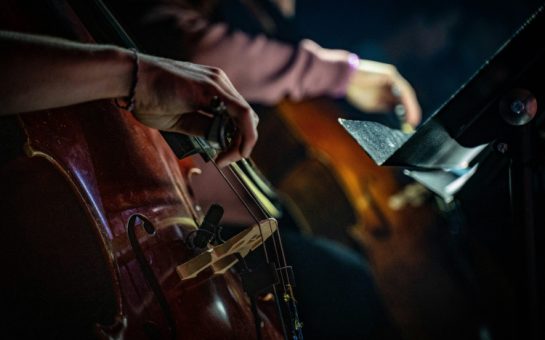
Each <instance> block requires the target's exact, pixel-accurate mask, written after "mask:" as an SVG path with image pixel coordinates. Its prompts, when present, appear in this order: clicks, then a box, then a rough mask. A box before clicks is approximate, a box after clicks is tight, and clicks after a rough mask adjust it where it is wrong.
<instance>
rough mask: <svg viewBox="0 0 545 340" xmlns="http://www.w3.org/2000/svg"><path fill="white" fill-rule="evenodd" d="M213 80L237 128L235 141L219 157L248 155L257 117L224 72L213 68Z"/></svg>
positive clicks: (230, 157)
mask: <svg viewBox="0 0 545 340" xmlns="http://www.w3.org/2000/svg"><path fill="white" fill-rule="evenodd" d="M212 69H213V70H215V71H214V72H213V74H214V79H213V80H214V82H215V85H216V86H217V89H218V92H220V93H218V97H219V98H220V99H222V100H223V102H224V104H225V105H226V108H227V112H228V114H229V116H230V117H231V118H232V119H233V121H234V122H235V125H236V128H237V134H236V136H237V138H236V141H234V142H232V143H231V145H230V147H229V148H228V150H226V151H225V152H224V153H222V155H221V157H220V159H221V160H222V161H223V160H235V161H236V160H238V159H240V158H242V157H249V156H250V153H251V152H252V149H253V148H254V146H255V144H256V142H257V124H258V122H259V118H258V116H257V114H256V113H255V112H254V110H252V108H251V107H250V105H249V104H248V103H247V102H246V100H244V98H242V96H241V95H240V94H239V93H238V92H237V91H236V89H235V88H234V86H233V84H232V83H231V82H230V81H229V79H228V78H227V76H226V75H225V73H224V72H223V71H221V70H219V69H214V68H212Z"/></svg>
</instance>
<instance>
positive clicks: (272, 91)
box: [146, 6, 359, 104]
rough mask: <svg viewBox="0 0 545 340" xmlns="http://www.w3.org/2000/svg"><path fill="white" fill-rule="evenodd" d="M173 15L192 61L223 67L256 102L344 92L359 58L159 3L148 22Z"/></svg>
mask: <svg viewBox="0 0 545 340" xmlns="http://www.w3.org/2000/svg"><path fill="white" fill-rule="evenodd" d="M173 18H174V19H175V20H176V28H177V29H179V30H182V31H183V35H186V41H191V42H193V43H192V46H186V48H187V47H189V48H190V50H191V53H190V54H189V55H190V56H191V60H190V61H192V62H195V63H199V64H204V65H211V66H216V67H219V68H221V69H223V70H224V71H225V73H226V74H227V75H228V76H229V78H230V79H231V81H232V82H233V84H234V85H235V87H236V88H237V90H238V91H239V92H240V93H241V94H242V95H243V96H244V97H245V98H246V99H247V100H249V101H253V102H258V103H263V104H274V103H277V102H278V101H280V100H281V99H283V98H285V97H287V98H291V99H293V100H300V99H304V98H309V97H316V96H321V95H328V96H333V97H341V96H344V94H345V93H346V87H347V84H348V80H349V78H350V75H351V74H352V72H353V70H355V68H356V66H357V63H358V62H359V59H358V57H357V56H356V55H354V54H352V53H349V52H347V51H342V50H329V49H324V48H321V47H320V46H318V45H317V44H316V43H314V42H312V41H310V40H303V41H301V42H300V43H299V45H298V46H291V45H289V44H285V43H282V42H279V41H275V40H272V39H270V38H267V37H266V36H264V35H257V36H249V35H247V34H245V33H243V32H241V31H234V32H233V31H230V30H229V28H228V26H227V25H226V24H224V23H216V24H210V23H209V22H207V21H206V20H205V19H203V18H202V17H201V16H199V15H198V13H196V12H195V11H191V10H187V9H184V8H179V7H177V6H159V7H157V8H155V9H154V10H153V12H151V13H149V15H148V16H147V18H146V21H156V20H157V21H159V20H165V19H173ZM187 37H188V38H187Z"/></svg>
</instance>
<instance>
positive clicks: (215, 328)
mask: <svg viewBox="0 0 545 340" xmlns="http://www.w3.org/2000/svg"><path fill="white" fill-rule="evenodd" d="M25 5H27V3H21V2H16V1H10V2H9V3H5V4H4V7H5V8H6V9H5V11H4V12H3V15H2V16H3V20H2V25H3V26H4V27H3V28H5V29H11V30H17V31H23V32H31V33H41V34H50V35H57V36H63V37H68V38H73V39H78V40H81V41H86V42H91V41H93V40H92V37H91V35H90V34H89V32H88V31H87V30H86V29H85V28H84V27H83V26H82V25H81V23H80V22H79V18H78V16H77V15H76V14H75V12H74V10H73V8H72V7H71V6H70V5H69V4H68V3H66V2H64V1H46V2H38V1H36V2H31V6H25ZM23 17H26V18H27V19H26V20H21V18H23ZM15 120H16V121H15V122H14V121H13V119H10V121H9V122H7V123H6V125H9V124H11V125H10V126H11V127H14V129H13V131H14V136H15V139H16V140H17V141H18V142H21V147H22V149H24V153H18V154H16V155H15V156H14V157H13V158H11V159H10V160H8V161H7V162H5V163H4V164H3V165H2V167H1V169H0V176H1V179H0V181H1V183H0V187H1V189H2V195H1V196H2V198H1V203H2V204H1V208H0V210H1V213H2V218H3V225H4V226H5V228H4V229H5V234H4V236H5V240H9V242H6V244H5V248H4V250H5V251H4V256H5V257H4V262H5V263H6V264H7V267H8V270H7V273H8V274H9V275H8V279H7V280H5V281H3V283H2V288H3V289H2V294H3V299H2V300H3V301H5V303H4V304H3V305H4V307H5V308H7V310H8V311H9V314H10V317H9V318H7V319H6V320H7V321H8V322H7V324H6V327H5V328H4V332H5V333H8V334H9V333H11V334H13V335H16V336H17V337H18V338H30V337H34V338H35V337H42V338H43V337H48V338H49V337H55V338H104V339H106V338H108V339H112V338H115V339H120V338H129V339H180V338H184V339H192V338H199V339H212V338H214V339H217V338H237V339H239V338H240V339H253V338H267V339H269V338H270V339H272V338H280V337H282V335H284V336H285V334H286V333H287V331H285V330H281V329H279V327H278V326H276V325H275V323H274V322H273V321H272V320H271V319H272V317H270V316H269V315H267V314H266V313H265V312H263V311H262V310H260V309H259V308H258V307H259V306H257V305H256V304H255V303H251V300H252V298H253V297H250V298H249V297H248V296H247V295H246V292H245V290H244V288H243V286H242V284H241V279H240V278H239V277H238V276H236V275H235V274H234V273H233V271H232V270H230V269H231V267H232V266H233V264H234V263H235V262H237V261H238V260H239V259H240V258H241V257H243V256H244V255H245V254H246V253H247V252H249V251H250V250H253V249H255V248H257V247H258V246H259V245H260V244H261V243H262V242H263V238H262V237H263V233H266V231H263V230H262V229H261V225H258V226H257V228H256V227H255V226H254V227H253V228H250V229H249V231H248V232H246V233H245V234H243V235H241V236H240V237H239V238H237V239H235V240H234V241H231V240H228V241H226V242H225V243H224V244H223V245H219V246H216V247H211V246H209V245H208V244H205V246H204V247H201V248H203V249H199V248H196V247H191V246H189V242H188V239H189V237H190V235H195V232H196V231H198V230H199V229H198V227H199V226H201V225H202V223H203V222H205V221H206V218H207V217H209V216H208V214H207V215H206V216H203V214H202V213H201V212H199V211H198V210H197V209H196V207H195V205H194V203H193V200H192V194H191V188H190V187H189V186H188V184H187V172H186V171H184V170H186V169H183V168H180V164H179V163H178V161H177V159H176V158H175V157H174V155H173V153H172V150H171V149H170V148H169V146H168V145H167V144H166V142H165V140H164V138H163V136H161V135H160V134H159V132H158V131H156V130H153V129H149V128H147V127H144V126H142V125H141V124H140V123H138V122H137V121H136V120H135V119H134V117H132V115H131V114H130V113H128V112H125V111H121V110H119V109H117V108H116V107H115V106H114V105H113V104H112V103H111V102H110V101H96V102H92V103H85V104H80V105H74V106H70V107H65V108H60V109H54V110H47V111H46V112H36V113H26V114H23V115H20V116H18V117H17V118H16V119H15ZM271 223H272V222H271V221H268V224H269V225H270V224H271ZM273 229H274V228H273ZM274 231H275V230H272V232H274ZM272 232H271V233H272ZM260 237H261V238H260ZM229 241H231V242H229ZM220 253H221V254H220ZM210 258H213V259H211V260H210ZM203 259H204V260H203ZM279 263H280V264H282V262H281V261H279ZM278 318H279V319H280V318H281V317H278ZM254 325H255V326H254ZM283 333H284V334H283Z"/></svg>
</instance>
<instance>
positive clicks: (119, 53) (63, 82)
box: [0, 31, 133, 114]
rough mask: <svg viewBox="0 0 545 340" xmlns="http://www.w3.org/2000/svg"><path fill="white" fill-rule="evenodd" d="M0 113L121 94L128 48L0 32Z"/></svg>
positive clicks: (126, 74)
mask: <svg viewBox="0 0 545 340" xmlns="http://www.w3.org/2000/svg"><path fill="white" fill-rule="evenodd" d="M0 50H1V52H0V74H2V78H3V79H2V82H0V114H14V113H19V112H27V111H35V110H41V109H48V108H54V107H60V106H66V105H71V104H76V103H81V102H87V101H92V100H97V99H104V98H115V97H122V96H126V95H127V94H128V91H129V87H130V82H131V69H132V67H133V61H132V56H131V52H130V51H126V50H123V49H121V48H117V47H113V46H105V45H91V44H80V43H75V42H70V41H67V40H62V39H56V38H51V37H43V36H36V35H29V34H22V33H15V32H6V31H0Z"/></svg>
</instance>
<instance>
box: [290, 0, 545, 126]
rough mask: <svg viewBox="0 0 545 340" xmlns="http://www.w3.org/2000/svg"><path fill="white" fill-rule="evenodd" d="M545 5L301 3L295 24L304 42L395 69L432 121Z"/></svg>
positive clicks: (532, 1) (528, 0) (427, 0)
mask: <svg viewBox="0 0 545 340" xmlns="http://www.w3.org/2000/svg"><path fill="white" fill-rule="evenodd" d="M541 4H543V1H537V0H523V1H513V0H509V1H469V0H452V1H441V2H439V1H432V0H419V1H406V0H403V1H399V0H398V1H393V0H383V1H354V0H335V1H331V0H297V8H296V15H295V18H294V20H295V26H296V29H297V30H298V32H299V33H300V34H301V36H303V37H307V38H310V39H312V40H314V41H316V42H318V43H319V44H320V45H322V46H324V47H329V48H342V49H347V50H349V51H352V52H355V53H357V54H358V55H359V56H360V57H361V58H364V59H372V60H378V61H382V62H387V63H391V64H394V65H396V66H397V68H398V69H399V71H400V72H401V74H403V75H404V76H405V77H406V78H407V79H408V80H409V82H411V84H413V86H414V87H415V89H416V92H417V95H418V98H419V100H420V103H421V105H422V109H423V114H424V117H428V116H429V115H431V114H432V113H433V112H434V111H435V110H437V109H438V108H439V107H440V106H441V104H443V103H444V102H445V101H446V100H447V99H448V98H449V97H450V96H451V95H452V94H453V93H454V92H455V91H456V90H457V89H458V88H459V87H460V86H461V85H463V84H464V83H465V82H466V81H467V80H468V78H469V77H470V76H471V75H472V74H473V73H474V72H476V71H477V70H478V68H479V67H480V66H481V65H482V64H483V63H484V62H485V61H486V60H487V59H488V58H489V57H490V56H492V54H493V53H494V52H495V51H496V50H497V49H498V48H499V47H500V46H501V45H502V44H503V43H504V42H505V41H507V40H508V39H509V37H510V36H512V34H513V33H514V32H515V31H516V30H517V29H518V28H519V27H520V26H521V24H522V23H523V22H524V21H526V19H527V18H528V17H529V16H530V15H531V14H532V13H533V12H534V11H535V10H536V9H537V8H538V7H539V6H540V5H541ZM544 33H545V32H544ZM539 43H542V42H539ZM521 53H523V51H521Z"/></svg>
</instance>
